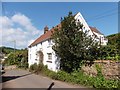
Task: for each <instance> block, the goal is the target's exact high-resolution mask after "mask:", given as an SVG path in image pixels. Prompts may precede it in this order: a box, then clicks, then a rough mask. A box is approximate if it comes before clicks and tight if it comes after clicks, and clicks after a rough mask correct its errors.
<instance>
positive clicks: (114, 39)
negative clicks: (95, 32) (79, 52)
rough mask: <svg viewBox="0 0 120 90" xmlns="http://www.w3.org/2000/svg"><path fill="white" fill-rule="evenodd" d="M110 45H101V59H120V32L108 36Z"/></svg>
mask: <svg viewBox="0 0 120 90" xmlns="http://www.w3.org/2000/svg"><path fill="white" fill-rule="evenodd" d="M107 38H108V45H107V46H102V47H101V57H100V59H109V60H120V47H119V46H120V33H117V34H112V35H109V36H107Z"/></svg>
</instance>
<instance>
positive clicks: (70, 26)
mask: <svg viewBox="0 0 120 90" xmlns="http://www.w3.org/2000/svg"><path fill="white" fill-rule="evenodd" d="M88 33H89V31H85V32H83V25H82V24H81V23H80V21H76V20H75V19H74V15H72V13H71V12H69V15H68V16H67V17H64V19H63V20H61V28H60V30H58V29H57V28H55V31H54V33H53V35H52V38H53V42H54V43H55V45H54V46H53V50H54V51H55V52H56V54H57V55H58V56H59V57H60V58H61V69H62V70H65V71H67V72H72V71H74V70H77V69H78V68H80V63H81V62H82V61H83V60H89V61H91V62H92V61H93V60H94V59H95V58H96V56H97V55H98V52H99V49H98V48H97V47H98V44H97V43H95V42H94V41H93V38H91V37H90V36H88Z"/></svg>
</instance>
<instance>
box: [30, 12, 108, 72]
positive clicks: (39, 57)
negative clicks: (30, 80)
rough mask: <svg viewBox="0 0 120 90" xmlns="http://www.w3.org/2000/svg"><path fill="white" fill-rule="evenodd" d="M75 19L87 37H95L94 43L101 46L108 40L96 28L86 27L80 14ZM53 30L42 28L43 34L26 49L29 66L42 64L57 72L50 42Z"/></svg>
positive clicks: (57, 63) (56, 60)
mask: <svg viewBox="0 0 120 90" xmlns="http://www.w3.org/2000/svg"><path fill="white" fill-rule="evenodd" d="M75 19H76V20H77V21H80V22H81V23H82V24H83V27H84V30H83V31H86V30H90V31H89V33H88V34H89V35H91V36H93V37H96V39H95V40H96V41H100V42H101V44H102V45H106V44H107V42H108V40H107V39H106V38H105V36H104V35H103V34H102V33H100V32H99V31H98V30H97V29H96V28H94V27H90V26H88V24H87V23H86V21H85V19H84V18H83V16H82V15H81V13H80V12H79V13H77V14H76V15H75ZM60 27H61V24H58V25H57V26H56V27H54V28H60ZM54 28H52V29H50V30H48V27H47V26H46V27H45V28H44V34H43V35H41V36H40V37H39V38H37V39H36V40H35V41H34V42H33V43H32V44H31V45H29V47H28V63H29V67H30V65H32V64H34V63H37V64H38V63H40V62H41V63H43V64H44V65H47V66H48V69H50V70H53V71H58V70H59V67H60V62H59V58H58V57H57V55H56V54H55V52H54V50H53V49H52V46H53V44H54V43H53V42H52V40H51V35H52V31H54Z"/></svg>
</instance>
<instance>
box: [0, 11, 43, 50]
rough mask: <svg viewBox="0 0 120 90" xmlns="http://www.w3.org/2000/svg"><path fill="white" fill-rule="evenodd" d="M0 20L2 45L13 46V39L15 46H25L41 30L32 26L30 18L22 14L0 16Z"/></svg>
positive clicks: (40, 32)
mask: <svg viewBox="0 0 120 90" xmlns="http://www.w3.org/2000/svg"><path fill="white" fill-rule="evenodd" d="M0 21H1V22H0V25H2V26H0V33H1V32H2V34H0V37H2V41H1V40H0V44H1V43H2V45H3V46H13V41H14V40H15V41H16V47H17V48H26V47H28V45H30V44H31V43H32V42H31V41H34V40H35V39H36V38H37V37H38V36H39V35H40V34H42V32H43V31H41V30H38V29H37V28H36V27H35V26H33V24H32V21H31V19H30V18H28V17H27V16H25V15H24V14H20V13H17V14H15V15H13V16H12V17H7V16H0ZM0 46H1V45H0Z"/></svg>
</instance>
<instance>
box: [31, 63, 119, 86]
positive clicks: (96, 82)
mask: <svg viewBox="0 0 120 90" xmlns="http://www.w3.org/2000/svg"><path fill="white" fill-rule="evenodd" d="M96 68H97V71H98V75H97V76H96V77H92V76H88V75H85V74H84V73H83V72H82V71H74V72H72V73H67V72H65V71H58V72H54V71H51V70H49V69H48V68H47V66H43V64H38V65H37V64H36V63H35V64H33V65H31V66H30V70H32V71H36V72H37V73H41V72H42V74H44V75H46V76H48V77H50V78H52V79H55V80H61V81H65V82H70V83H73V84H82V85H85V86H92V87H94V88H118V87H119V85H118V83H119V82H120V81H118V80H106V79H105V78H104V77H103V76H102V73H101V67H100V66H99V65H96Z"/></svg>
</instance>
